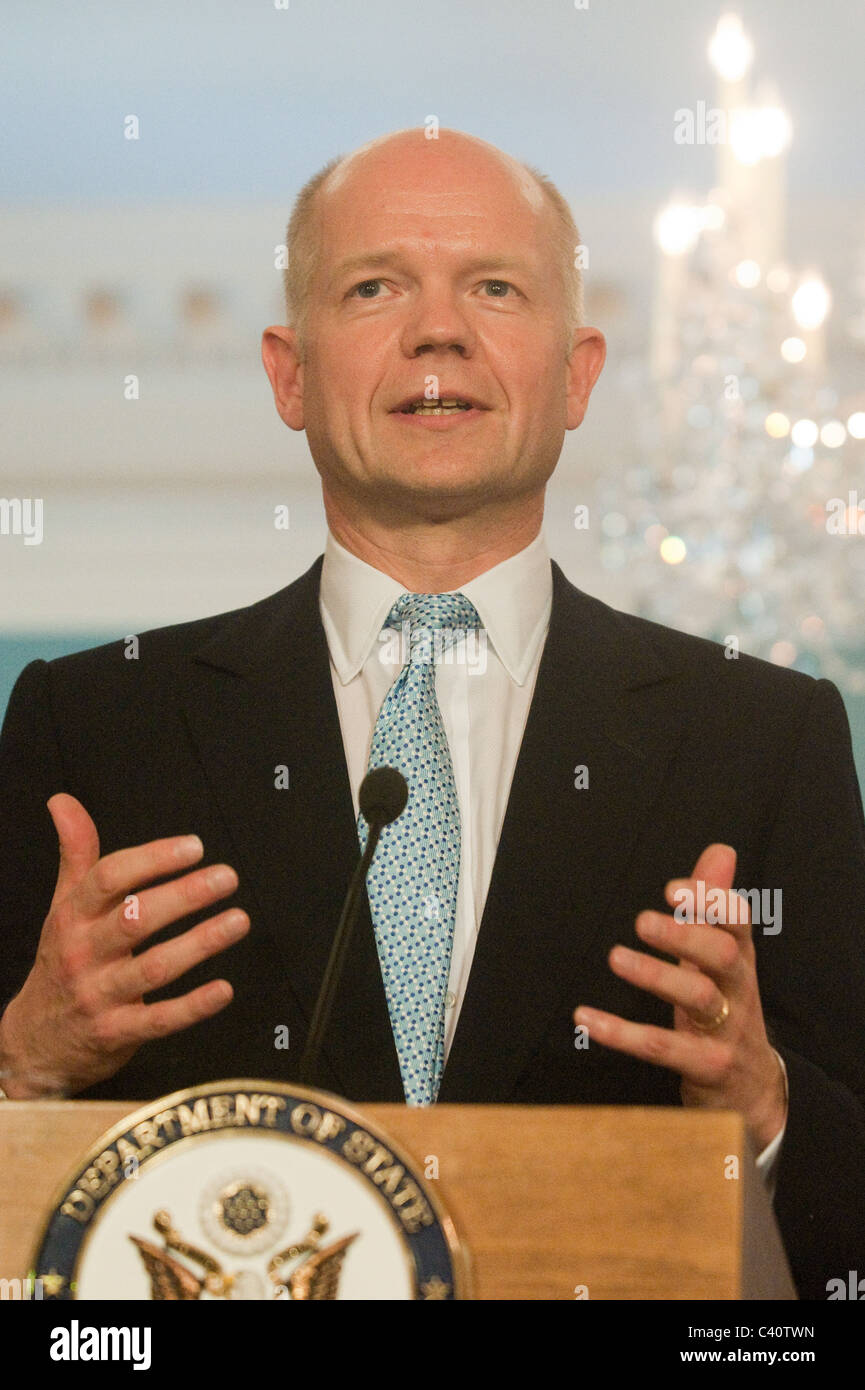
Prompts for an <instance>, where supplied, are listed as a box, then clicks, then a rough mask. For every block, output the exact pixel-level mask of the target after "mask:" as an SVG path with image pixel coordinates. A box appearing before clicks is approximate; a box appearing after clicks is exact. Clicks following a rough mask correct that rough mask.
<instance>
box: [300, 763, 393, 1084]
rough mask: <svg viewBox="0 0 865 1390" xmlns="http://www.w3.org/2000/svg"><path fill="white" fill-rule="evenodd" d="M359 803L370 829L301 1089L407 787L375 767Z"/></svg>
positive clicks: (312, 1030)
mask: <svg viewBox="0 0 865 1390" xmlns="http://www.w3.org/2000/svg"><path fill="white" fill-rule="evenodd" d="M358 801H359V803H360V810H361V814H362V816H363V818H364V820H365V821H366V822H367V824H368V826H369V834H368V835H367V841H366V846H365V848H364V851H363V854H362V855H361V857H360V859H359V860H358V862H357V865H356V866H355V870H354V873H353V874H352V877H351V882H350V883H349V885H348V892H347V893H346V895H345V902H344V903H343V905H342V913H341V915H340V919H339V925H338V926H337V929H336V935H335V936H334V938H333V945H332V946H331V948H330V956H329V957H328V961H327V966H326V967H325V971H324V976H323V978H322V982H321V989H320V990H319V992H318V998H317V999H316V1001H315V1009H314V1010H313V1014H312V1020H311V1022H310V1025H309V1033H308V1034H307V1039H306V1047H305V1048H304V1050H303V1057H302V1058H301V1061H300V1082H301V1085H303V1086H311V1085H312V1078H313V1074H314V1072H315V1070H316V1067H317V1066H318V1059H319V1054H320V1052H321V1044H322V1040H323V1038H324V1035H325V1033H326V1032H327V1025H328V1023H329V1022H330V1014H331V1009H332V1007H333V1001H334V997H335V995H336V991H337V988H338V987H339V982H340V980H341V979H342V972H343V969H344V966H345V958H346V956H347V954H348V947H349V943H350V941H351V936H352V932H353V931H354V924H355V922H356V921H357V914H358V910H359V908H360V895H361V892H362V890H363V887H364V884H365V883H366V875H367V871H368V869H369V866H370V864H371V863H372V856H373V855H374V854H375V848H376V845H377V844H378V841H379V836H380V835H381V832H382V830H383V829H384V827H385V826H386V825H390V823H391V821H395V820H396V818H397V816H399V815H401V814H402V812H403V811H404V809H405V804H406V802H407V801H408V784H407V782H406V780H405V778H404V777H403V775H402V773H401V772H398V771H397V769H396V768H395V767H374V768H373V769H372V771H371V772H368V773H367V774H366V776H365V777H364V779H363V781H362V782H361V785H360V793H359V795H358Z"/></svg>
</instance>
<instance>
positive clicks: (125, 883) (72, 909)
mask: <svg viewBox="0 0 865 1390" xmlns="http://www.w3.org/2000/svg"><path fill="white" fill-rule="evenodd" d="M48 810H49V811H50V813H51V818H52V820H53V821H54V826H55V829H56V830H57V835H58V838H59V840H60V869H59V872H58V874H57V886H56V888H55V890H54V897H53V899H52V901H51V908H50V910H49V913H48V916H47V917H46V918H45V923H44V925H43V928H42V935H41V937H40V940H39V947H38V950H37V954H36V961H35V963H34V965H33V969H32V970H31V971H30V974H29V975H28V976H27V979H26V980H25V982H24V985H23V987H22V989H21V991H20V993H19V994H17V995H16V997H15V998H14V999H13V1000H12V1002H11V1003H10V1004H9V1006H8V1008H7V1009H6V1011H5V1013H4V1014H3V1017H2V1019H0V1074H2V1075H0V1085H2V1086H3V1089H4V1090H5V1091H6V1094H7V1095H8V1096H9V1097H10V1099H13V1100H28V1099H35V1098H38V1097H39V1096H42V1095H50V1094H54V1095H56V1094H58V1093H60V1094H65V1095H71V1094H74V1093H75V1092H76V1091H81V1090H84V1089H85V1088H86V1087H88V1086H91V1085H93V1084H95V1083H96V1082H97V1081H103V1080H105V1078H106V1077H109V1076H113V1074H114V1073H115V1072H116V1071H118V1070H119V1068H120V1067H122V1066H124V1065H125V1063H126V1062H128V1061H129V1059H130V1057H132V1056H133V1055H134V1053H135V1052H136V1051H137V1050H138V1048H139V1047H140V1046H141V1044H142V1043H146V1042H148V1041H150V1040H151V1039H153V1038H162V1037H165V1036H166V1035H167V1034H169V1033H177V1032H179V1031H180V1029H182V1028H188V1027H189V1026H190V1024H193V1023H198V1022H200V1020H201V1019H204V1018H210V1017H211V1015H213V1014H216V1013H218V1012H219V1010H220V1009H223V1008H225V1005H226V1004H228V1003H229V1002H230V1001H231V999H232V997H233V991H232V988H231V985H230V984H229V983H228V981H227V980H211V981H210V982H209V983H208V984H205V985H200V986H199V988H198V989H193V990H190V992H189V993H188V994H183V995H180V996H179V997H178V998H176V999H164V1000H161V1001H159V1002H158V1003H155V1004H146V1003H145V1002H144V999H143V996H144V995H145V994H149V993H150V992H151V991H152V990H155V989H161V988H162V986H163V985H167V984H170V983H171V982H172V981H173V980H177V979H179V978H180V976H181V975H183V974H185V973H186V971H187V970H189V969H191V967H192V966H194V965H198V963H199V962H200V961H203V960H207V958H208V957H209V956H215V955H216V954H217V953H218V952H219V951H222V950H224V949H225V947H226V946H230V945H232V944H233V943H234V942H235V941H239V940H240V938H241V937H243V936H245V935H246V933H247V932H248V930H249V918H248V917H247V915H246V913H245V912H243V911H242V910H241V909H239V908H232V909H230V910H229V911H227V912H221V913H219V914H218V915H217V916H215V917H211V918H209V919H208V920H207V921H206V922H201V923H199V924H198V925H197V926H195V927H190V929H189V930H188V931H186V932H183V933H182V934H181V935H180V936H175V937H174V938H173V939H171V940H170V941H163V942H160V943H159V945H157V946H151V947H150V948H149V949H148V950H146V951H142V952H141V953H140V954H139V955H133V954H132V952H133V950H134V949H135V948H136V947H138V946H141V945H142V943H143V942H145V941H147V939H148V938H149V937H151V936H153V935H154V934H155V933H156V932H158V931H159V930H160V929H161V928H162V927H165V926H168V925H169V923H171V922H176V921H178V920H179V919H180V918H181V917H185V916H187V915H188V914H189V913H192V912H198V911H200V910H201V909H202V908H205V907H208V906H209V905H210V904H211V903H216V902H219V900H220V899H221V898H226V897H228V896H229V895H230V894H231V893H233V892H234V891H235V889H236V887H237V875H236V873H235V872H234V870H233V869H231V868H229V866H228V865H227V864H214V865H211V866H209V867H208V868H206V869H197V870H195V871H194V872H192V873H181V871H182V870H185V869H189V868H190V866H191V865H193V864H195V863H197V861H198V860H199V859H200V858H201V856H202V854H203V853H204V849H203V846H202V844H201V841H200V840H199V839H198V838H197V837H196V836H175V837H174V838H173V839H168V840H151V841H150V842H149V843H148V844H146V845H138V846H137V847H136V848H134V849H122V850H118V851H117V852H116V853H115V854H107V855H105V857H104V858H102V859H100V857H99V835H98V833H97V830H96V826H95V825H94V824H93V821H92V820H91V818H90V816H89V815H88V813H87V811H86V810H85V809H84V807H83V806H82V805H81V802H80V801H77V800H76V799H75V797H74V796H68V795H67V794H66V793H65V792H58V793H57V795H56V796H52V797H51V799H50V801H49V802H48ZM175 873H181V877H179V878H175V879H173V880H172V881H171V882H168V883H161V884H159V885H158V886H157V887H155V888H147V889H146V891H144V892H140V891H139V890H140V889H142V887H143V886H144V885H146V884H148V883H152V882H153V880H154V879H157V878H163V877H165V876H166V875H169V874H175ZM127 898H130V899H131V900H130V901H129V902H127Z"/></svg>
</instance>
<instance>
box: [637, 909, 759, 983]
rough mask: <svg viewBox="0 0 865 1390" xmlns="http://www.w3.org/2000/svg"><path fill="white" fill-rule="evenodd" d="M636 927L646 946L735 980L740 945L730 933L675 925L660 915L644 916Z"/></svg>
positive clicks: (697, 924) (708, 928) (713, 928)
mask: <svg viewBox="0 0 865 1390" xmlns="http://www.w3.org/2000/svg"><path fill="white" fill-rule="evenodd" d="M634 926H635V928H636V932H637V935H638V936H639V937H640V939H641V940H642V941H645V942H646V943H647V945H649V946H652V947H654V948H655V950H657V951H665V952H666V953H667V955H670V956H678V957H679V959H680V960H686V961H690V963H691V964H692V965H696V966H697V968H698V969H700V970H705V971H707V972H708V973H709V974H711V975H721V976H724V977H725V978H732V977H735V976H736V975H738V973H739V970H740V969H741V954H740V950H739V943H738V942H737V940H736V938H735V936H733V935H732V934H731V933H730V932H727V931H718V930H717V928H716V927H711V926H709V927H707V926H704V925H703V924H702V923H693V924H692V923H689V922H676V921H674V920H673V918H672V917H666V916H664V914H663V913H661V912H641V913H640V914H639V916H638V917H637V919H636V922H635V923H634Z"/></svg>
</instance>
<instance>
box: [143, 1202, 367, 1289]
mask: <svg viewBox="0 0 865 1390" xmlns="http://www.w3.org/2000/svg"><path fill="white" fill-rule="evenodd" d="M244 1200H245V1202H246V1203H247V1207H248V1206H249V1198H248V1197H246V1196H245V1198H244ZM255 1219H256V1218H255V1216H254V1214H253V1213H252V1210H251V1209H250V1210H247V1212H246V1215H245V1217H244V1220H245V1221H246V1222H248V1223H252V1222H254V1221H255ZM153 1226H154V1229H155V1230H156V1231H157V1232H158V1234H159V1235H160V1236H161V1237H162V1241H163V1244H162V1245H161V1246H159V1245H156V1244H154V1243H153V1242H152V1241H150V1240H145V1239H144V1238H143V1237H142V1236H135V1235H130V1237H129V1239H130V1240H131V1241H132V1243H133V1245H134V1246H135V1247H136V1249H137V1250H138V1253H139V1254H140V1256H141V1259H142V1261H143V1263H144V1268H145V1270H146V1271H147V1274H148V1276H149V1278H150V1296H151V1298H152V1299H156V1300H160V1301H162V1300H171V1301H188V1300H194V1299H199V1298H201V1296H202V1294H209V1295H210V1297H212V1298H228V1299H266V1298H268V1297H270V1298H282V1299H286V1298H287V1299H292V1300H297V1301H304V1300H312V1299H322V1300H326V1301H332V1300H334V1299H336V1297H337V1294H338V1290H339V1279H340V1274H341V1272H342V1266H343V1261H344V1260H345V1256H346V1253H347V1251H348V1250H349V1248H350V1246H351V1245H352V1244H353V1242H354V1241H355V1240H357V1237H358V1235H359V1234H360V1233H359V1232H358V1231H355V1232H354V1233H353V1234H352V1235H348V1236H342V1237H341V1238H340V1239H339V1240H335V1241H333V1242H331V1244H329V1245H325V1246H324V1247H322V1244H321V1242H322V1240H323V1238H324V1236H325V1235H326V1233H327V1230H328V1227H329V1222H328V1220H327V1218H326V1217H324V1216H323V1215H321V1213H319V1214H318V1215H316V1216H315V1217H314V1219H313V1222H312V1226H311V1227H310V1229H309V1231H308V1232H307V1234H306V1235H305V1236H304V1238H303V1239H302V1240H300V1241H297V1242H295V1243H294V1244H292V1245H289V1246H287V1247H286V1248H285V1249H284V1250H280V1251H279V1252H278V1253H277V1254H275V1255H273V1256H272V1257H271V1259H270V1260H269V1261H268V1263H267V1279H266V1280H265V1278H264V1277H263V1276H262V1275H261V1274H260V1273H259V1272H258V1271H257V1270H256V1269H253V1268H246V1269H240V1270H236V1271H235V1272H234V1273H230V1272H228V1271H226V1270H225V1269H224V1268H223V1266H222V1264H221V1263H220V1262H219V1260H217V1259H215V1258H214V1256H213V1255H209V1254H208V1253H207V1251H206V1250H201V1249H199V1248H198V1247H197V1246H195V1245H192V1244H191V1243H190V1242H189V1241H187V1240H184V1239H183V1238H182V1236H181V1235H180V1234H179V1233H178V1232H177V1231H176V1230H175V1229H174V1227H173V1225H172V1220H171V1215H170V1213H169V1212H167V1211H158V1212H157V1213H156V1214H155V1216H154V1218H153ZM178 1256H183V1259H179V1258H178ZM303 1256H305V1257H306V1258H305V1259H304V1258H302V1257H303ZM190 1261H191V1262H192V1263H193V1264H196V1265H198V1266H200V1270H201V1272H200V1273H199V1272H197V1271H196V1270H195V1269H191V1268H190V1267H189V1263H187V1262H190ZM298 1261H301V1262H300V1263H299V1264H298V1263H297V1262H298ZM292 1266H294V1268H291V1267H292Z"/></svg>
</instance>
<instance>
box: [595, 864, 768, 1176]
mask: <svg viewBox="0 0 865 1390" xmlns="http://www.w3.org/2000/svg"><path fill="white" fill-rule="evenodd" d="M735 871H736V851H735V850H734V849H732V848H731V847H730V846H729V845H722V844H713V845H709V846H708V848H706V849H704V850H703V853H702V854H701V855H700V857H699V859H698V860H697V863H696V865H695V867H694V872H693V875H692V877H691V878H690V879H671V881H670V882H669V883H668V884H667V886H666V888H665V890H664V897H665V898H666V900H667V902H668V903H669V904H670V906H671V907H675V906H680V907H681V908H684V907H685V906H686V905H687V904H693V907H694V910H693V911H691V910H690V909H688V911H687V916H688V917H689V920H688V921H677V920H676V919H675V917H673V916H668V915H665V914H663V913H660V912H641V913H640V915H639V916H638V917H637V919H636V924H635V925H636V930H637V935H638V936H639V937H640V938H641V940H642V941H645V942H646V944H647V945H648V946H651V947H653V948H654V949H655V950H658V951H662V952H664V953H666V954H667V955H670V956H674V957H676V958H677V959H678V962H679V963H678V964H677V965H672V964H670V963H669V962H667V961H664V960H659V959H658V958H657V956H650V955H646V954H645V953H644V952H642V951H631V950H629V949H628V948H627V947H625V946H614V947H613V949H612V950H611V952H610V955H609V964H610V968H611V969H612V970H613V971H614V972H615V974H616V975H619V976H620V977H621V978H622V979H623V980H628V981H629V982H630V983H631V984H632V985H636V986H637V987H638V988H639V989H647V990H649V992H650V993H651V994H654V995H657V997H658V998H659V999H664V1000H666V1001H667V1003H669V1004H672V1005H673V1027H672V1028H656V1027H653V1026H652V1025H650V1024H646V1023H633V1022H631V1021H629V1020H628V1019H624V1018H619V1017H618V1016H617V1015H616V1014H608V1013H603V1012H601V1011H600V1010H598V1009H590V1008H586V1007H585V1006H582V1005H581V1006H580V1008H578V1009H577V1010H576V1012H575V1013H574V1020H575V1022H576V1023H578V1024H582V1025H583V1026H584V1027H586V1028H587V1029H588V1032H589V1037H590V1040H591V1041H593V1042H599V1043H603V1044H604V1045H605V1046H606V1047H613V1048H616V1049H617V1050H618V1051H620V1052H628V1053H630V1054H631V1056H633V1057H640V1058H642V1059H643V1060H644V1061H646V1062H653V1063H655V1064H656V1065H657V1066H662V1067H670V1068H671V1069H672V1070H673V1071H676V1072H679V1074H680V1075H681V1077H682V1088H681V1095H682V1103H683V1104H684V1105H692V1106H705V1107H707V1108H709V1109H714V1110H719V1109H720V1110H738V1111H739V1112H740V1113H741V1114H742V1115H744V1117H745V1121H746V1123H747V1125H748V1128H749V1130H750V1131H751V1134H752V1135H753V1137H754V1141H755V1143H756V1144H757V1146H758V1148H759V1149H760V1150H762V1149H764V1148H765V1147H766V1145H767V1144H769V1143H771V1141H772V1140H773V1139H774V1138H775V1137H776V1135H778V1134H779V1133H780V1131H781V1129H782V1128H783V1126H784V1124H785V1122H786V1117H787V1102H786V1090H785V1083H784V1073H783V1069H782V1067H781V1063H780V1061H779V1059H778V1056H777V1054H776V1053H775V1051H774V1049H773V1048H772V1045H771V1043H770V1042H769V1039H768V1037H767V1035H766V1024H765V1022H764V1019H763V1009H762V1006H761V1004H760V991H759V988H758V985H757V967H756V959H755V954H754V943H753V941H752V939H751V919H750V911H749V905H748V902H747V900H746V899H745V898H743V897H740V896H739V895H738V894H736V893H734V892H733V889H732V883H733V875H734V874H735ZM701 882H702V883H703V885H704V888H703V889H702V890H700V889H699V888H698V884H699V883H701ZM713 889H720V890H721V891H722V893H723V898H721V896H720V895H719V894H718V893H714V894H713V893H712V890H713ZM686 893H687V894H690V896H689V897H686V896H685V894H686ZM734 897H735V898H736V902H735V903H733V904H732V906H731V899H732V898H734ZM701 904H703V905H704V906H703V910H700V905H701ZM718 904H720V906H718ZM679 915H680V916H681V915H685V914H684V913H683V912H682V911H681V910H680V914H679ZM707 917H708V919H709V920H708V923H707V921H706V918H707ZM715 921H717V925H713V923H714V922H715Z"/></svg>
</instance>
